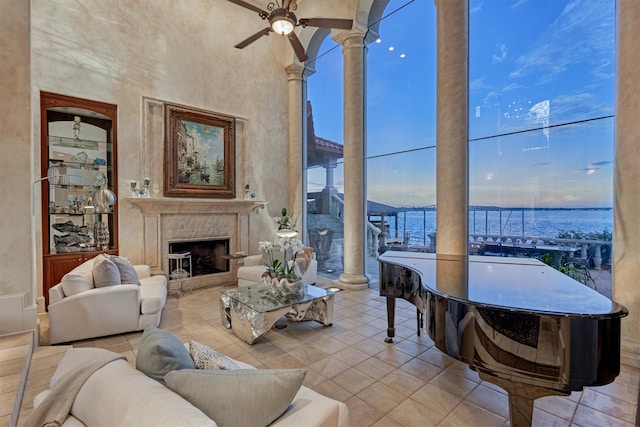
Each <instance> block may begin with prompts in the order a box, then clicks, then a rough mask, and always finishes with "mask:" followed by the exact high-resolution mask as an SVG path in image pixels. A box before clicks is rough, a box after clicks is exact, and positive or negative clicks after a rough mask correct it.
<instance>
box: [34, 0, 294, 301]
mask: <svg viewBox="0 0 640 427" xmlns="http://www.w3.org/2000/svg"><path fill="white" fill-rule="evenodd" d="M263 27H264V23H263V22H262V21H261V20H260V19H259V18H258V17H257V16H255V14H253V13H251V12H250V11H247V10H245V9H242V8H240V7H238V6H236V5H233V4H231V3H229V2H227V1H225V0H190V2H189V7H185V5H184V3H183V2H176V1H171V0H156V1H140V2H122V1H120V0H105V1H100V2H96V1H93V0H54V1H51V0H33V1H32V2H31V53H32V56H31V73H32V86H31V90H32V105H34V106H36V107H34V109H33V111H32V117H33V120H34V125H33V128H32V129H33V138H34V141H35V144H36V151H38V147H37V144H38V135H39V132H40V129H39V123H38V111H37V110H38V108H37V105H38V101H39V91H40V90H45V91H49V92H54V93H61V94H66V95H71V96H77V97H81V98H88V99H94V100H98V101H102V102H108V103H113V104H116V105H117V106H118V192H119V196H120V198H124V197H128V196H129V195H130V193H129V191H128V188H129V181H130V180H132V179H134V180H137V181H141V180H142V178H143V177H144V176H145V175H146V174H147V173H148V174H149V175H150V177H151V180H152V182H153V183H155V184H157V185H158V189H159V191H160V194H161V192H162V179H163V177H162V172H161V171H162V165H159V164H157V163H158V162H159V161H161V160H160V159H162V151H163V146H164V141H163V139H162V138H161V137H158V138H155V139H154V140H152V141H151V145H150V146H149V147H145V148H144V149H143V145H142V143H141V141H142V136H143V135H142V124H141V120H142V110H143V109H142V106H143V98H144V97H147V98H153V99H158V100H163V101H166V102H171V103H176V104H183V105H186V106H190V107H195V108H200V109H204V110H209V111H213V112H218V113H224V114H227V115H232V116H237V117H241V118H243V119H245V120H246V141H247V146H248V147H249V149H248V152H247V153H246V154H247V159H246V165H247V168H246V169H243V168H241V165H240V164H238V165H237V168H236V182H237V185H238V187H237V188H241V187H243V186H244V184H245V183H250V184H251V187H252V189H253V190H254V191H255V192H256V193H257V194H258V195H259V196H260V198H261V199H263V200H268V201H269V202H270V203H271V207H272V209H274V208H275V207H278V206H281V205H282V206H284V205H285V204H286V203H287V194H286V173H287V171H286V167H284V165H286V150H287V108H288V107H287V78H286V72H285V71H284V67H285V65H284V60H285V55H284V51H285V48H287V47H288V46H287V45H286V44H285V42H286V40H283V39H281V38H280V37H278V36H275V35H271V36H270V37H264V38H263V39H261V40H259V41H257V42H256V43H254V44H252V45H251V46H248V47H247V48H245V49H244V50H238V49H235V48H234V47H233V45H234V44H236V43H237V42H239V41H241V40H243V39H244V38H246V37H248V36H249V35H250V34H253V33H254V32H256V31H257V30H259V29H260V28H263ZM149 151H151V152H149ZM38 155H39V153H37V155H36V159H34V165H38V164H39V158H38V157H37V156H38ZM149 158H152V159H154V162H155V163H154V164H152V165H149V164H148V163H149V161H148V159H149ZM145 169H146V170H145ZM265 177H268V179H265ZM281 188H283V189H285V191H284V192H281V191H280V189H281ZM238 197H239V198H242V197H243V194H242V192H241V191H239V192H238ZM278 209H279V208H278ZM119 214H120V216H119V249H120V253H121V254H123V255H125V256H129V257H130V258H131V259H132V260H133V261H134V262H136V261H137V260H140V259H141V255H142V254H141V245H140V243H139V242H141V241H142V236H141V230H142V226H141V215H140V213H139V211H138V210H137V209H135V208H133V207H131V206H130V205H129V204H128V203H121V204H120V205H119ZM270 214H271V215H274V214H275V211H274V212H270ZM268 215H269V214H268V213H267V212H265V211H263V212H262V213H260V214H257V215H253V217H252V221H253V224H252V230H253V231H254V234H256V235H259V234H260V233H261V229H264V226H265V224H267V225H270V224H269V219H268ZM269 231H270V230H269ZM267 236H269V235H267ZM256 239H257V237H256ZM38 264H39V261H38ZM38 271H40V266H38ZM38 293H39V294H41V290H39V292H38Z"/></svg>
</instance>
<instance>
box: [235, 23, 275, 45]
mask: <svg viewBox="0 0 640 427" xmlns="http://www.w3.org/2000/svg"><path fill="white" fill-rule="evenodd" d="M270 32H271V27H267V28H265V29H263V30H260V31H258V32H257V33H255V34H254V35H252V36H251V37H249V38H248V39H246V40H243V41H241V42H240V43H238V44H237V45H235V46H234V47H235V48H238V49H242V48H244V47H247V46H249V45H250V44H251V43H253V42H254V41H256V40H258V39H259V38H260V37H262V36H268V35H269V33H270Z"/></svg>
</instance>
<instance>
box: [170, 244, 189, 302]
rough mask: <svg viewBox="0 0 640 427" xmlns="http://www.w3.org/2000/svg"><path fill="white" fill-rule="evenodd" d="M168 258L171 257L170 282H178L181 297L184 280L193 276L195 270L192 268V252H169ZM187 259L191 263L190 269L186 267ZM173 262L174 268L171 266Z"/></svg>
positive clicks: (178, 291)
mask: <svg viewBox="0 0 640 427" xmlns="http://www.w3.org/2000/svg"><path fill="white" fill-rule="evenodd" d="M167 258H168V259H169V283H171V282H172V281H174V282H177V284H178V290H177V294H178V297H180V295H182V284H183V283H182V282H183V281H184V279H187V278H189V277H192V276H193V270H192V268H191V252H186V251H185V252H176V253H172V254H167ZM185 261H186V262H187V263H188V264H189V271H187V270H185V269H184V262H185ZM172 262H173V267H174V269H172V268H171V264H172ZM192 292H193V290H192Z"/></svg>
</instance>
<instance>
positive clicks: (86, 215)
mask: <svg viewBox="0 0 640 427" xmlns="http://www.w3.org/2000/svg"><path fill="white" fill-rule="evenodd" d="M40 113H41V152H40V153H41V175H40V176H41V177H42V178H41V193H42V254H43V264H42V265H43V289H42V291H43V294H44V297H45V301H46V304H47V305H48V304H49V288H50V287H52V286H54V285H55V284H57V283H58V282H59V281H60V279H61V278H62V276H64V275H65V274H66V273H67V272H69V271H70V270H71V269H73V268H74V267H76V266H77V265H79V264H81V263H83V262H84V261H87V260H88V259H91V258H93V257H95V256H96V255H98V254H99V253H103V252H107V253H110V254H117V253H118V208H117V169H116V159H117V126H116V121H117V107H116V106H115V105H112V104H105V103H102V102H97V101H90V100H86V99H80V98H74V97H70V96H65V95H57V94H52V93H48V92H41V93H40Z"/></svg>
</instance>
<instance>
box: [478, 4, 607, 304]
mask: <svg viewBox="0 0 640 427" xmlns="http://www.w3.org/2000/svg"><path fill="white" fill-rule="evenodd" d="M614 14H615V2H614V1H613V0H593V1H589V2H583V1H579V0H554V1H551V0H546V1H543V0H538V1H518V2H513V1H506V0H504V1H501V0H494V1H490V2H488V1H481V0H471V1H470V17H469V22H470V34H469V40H470V47H469V61H470V67H469V107H470V111H469V139H470V141H469V200H470V204H471V205H472V208H471V209H470V217H469V225H470V230H469V232H470V235H471V238H472V239H473V241H474V242H475V243H476V244H475V245H474V247H475V248H479V249H480V250H482V249H483V244H486V242H487V241H490V242H495V241H498V243H501V244H503V245H504V244H505V243H507V242H508V243H511V244H518V245H522V248H523V253H524V250H526V249H527V248H530V247H531V246H535V245H536V244H540V242H543V243H544V244H545V245H548V244H559V245H566V246H572V247H575V248H580V250H579V251H576V252H570V251H566V252H565V253H564V258H563V259H562V260H561V261H560V264H559V265H557V266H559V267H564V268H565V269H566V268H573V266H574V263H571V262H570V261H572V260H573V261H577V262H579V261H581V258H582V261H583V262H584V261H585V259H586V262H587V263H588V264H589V266H590V267H591V268H593V269H595V268H596V267H605V268H606V266H607V264H608V263H609V261H610V248H611V246H610V240H611V230H612V199H613V189H612V185H613V164H612V162H613V151H614V128H613V127H614V118H613V114H614V72H615V70H614V56H615V19H614V18H615V15H614ZM494 248H495V247H494ZM556 263H557V262H556ZM594 279H595V278H594ZM590 284H591V285H592V286H594V285H596V284H594V283H590ZM600 286H601V284H600ZM599 290H603V289H599ZM605 292H606V291H605Z"/></svg>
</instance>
